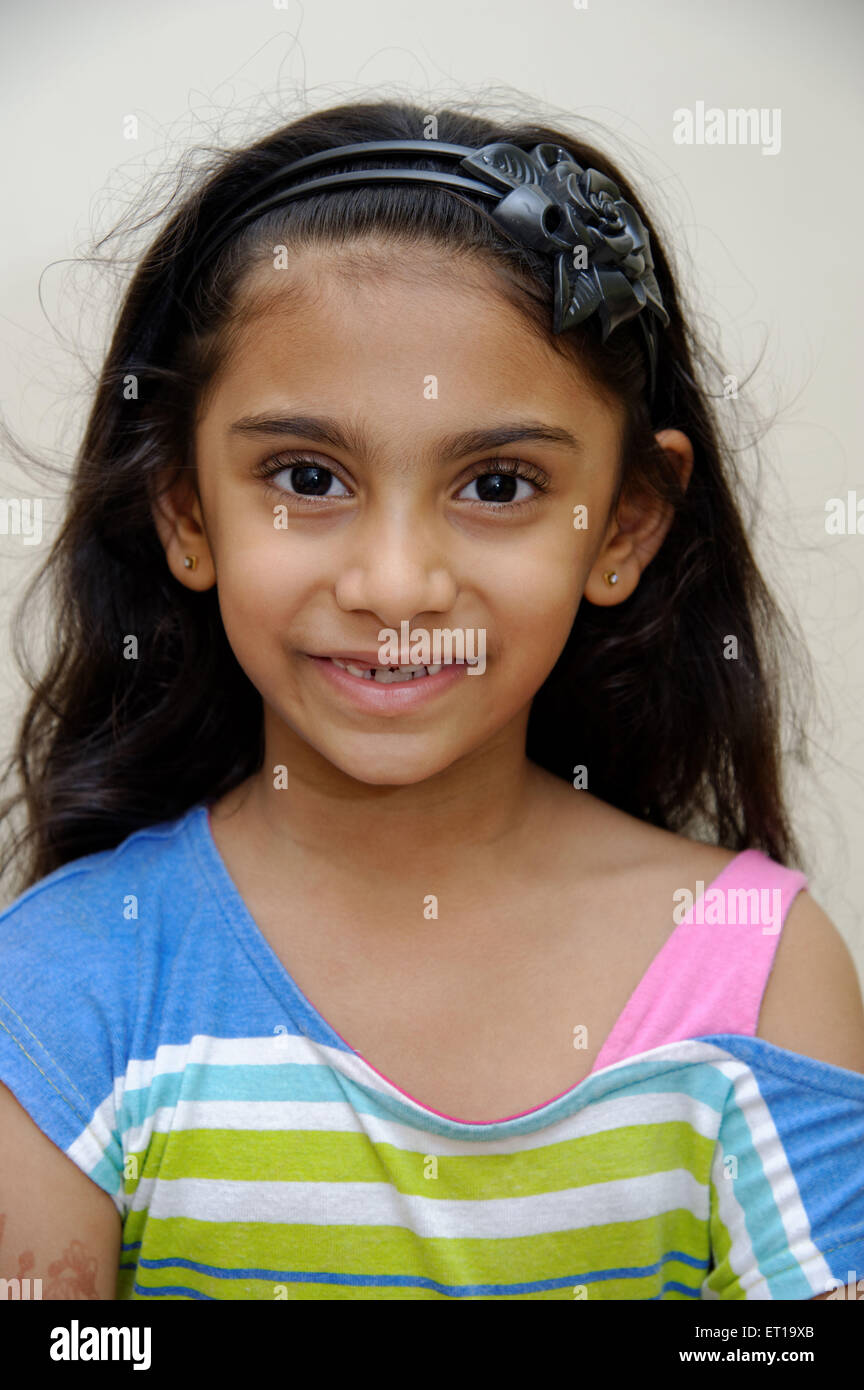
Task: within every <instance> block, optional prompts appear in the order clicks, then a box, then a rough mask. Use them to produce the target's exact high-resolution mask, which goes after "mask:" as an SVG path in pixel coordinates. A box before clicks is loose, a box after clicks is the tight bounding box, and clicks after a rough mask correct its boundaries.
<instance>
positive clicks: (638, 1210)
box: [133, 1168, 708, 1239]
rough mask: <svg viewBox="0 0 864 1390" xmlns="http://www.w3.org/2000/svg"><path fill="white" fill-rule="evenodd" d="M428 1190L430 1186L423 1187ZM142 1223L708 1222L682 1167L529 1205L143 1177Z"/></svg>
mask: <svg viewBox="0 0 864 1390" xmlns="http://www.w3.org/2000/svg"><path fill="white" fill-rule="evenodd" d="M429 1181H430V1184H431V1183H434V1181H435V1179H434V1178H432V1179H430V1180H429ZM145 1207H149V1211H148V1219H150V1220H167V1219H169V1218H171V1217H186V1218H188V1219H190V1220H194V1221H212V1222H219V1223H222V1222H226V1221H232V1222H239V1223H244V1222H248V1221H249V1220H250V1214H254V1220H255V1221H256V1222H259V1221H267V1222H272V1223H274V1224H282V1225H307V1224H309V1225H314V1226H343V1225H344V1226H397V1227H402V1228H404V1229H405V1230H409V1231H414V1232H415V1233H416V1234H417V1235H419V1236H423V1237H441V1238H444V1239H484V1238H498V1239H500V1238H501V1237H503V1236H506V1237H508V1238H509V1237H511V1236H533V1235H545V1234H548V1233H551V1232H557V1231H568V1230H570V1231H575V1230H582V1229H584V1228H586V1227H590V1226H598V1225H605V1224H617V1223H620V1222H626V1221H644V1220H649V1219H650V1218H652V1217H656V1216H659V1215H661V1214H663V1213H666V1212H672V1211H674V1212H679V1211H682V1210H684V1211H689V1212H691V1213H692V1215H693V1216H694V1217H695V1219H696V1220H697V1221H706V1220H707V1216H708V1192H707V1190H706V1188H705V1187H704V1186H703V1185H702V1184H700V1183H698V1182H697V1181H696V1180H695V1178H693V1176H692V1175H691V1174H690V1173H689V1172H687V1171H686V1169H681V1168H677V1169H672V1170H670V1171H669V1172H666V1173H656V1174H651V1175H650V1176H648V1177H643V1178H628V1179H625V1180H623V1181H621V1182H599V1183H595V1184H592V1185H591V1186H589V1187H572V1188H566V1189H564V1190H561V1191H557V1192H549V1193H541V1194H538V1195H535V1196H531V1197H502V1198H495V1197H490V1198H486V1199H479V1200H478V1199H470V1198H467V1199H465V1200H463V1201H459V1200H454V1199H451V1198H440V1199H439V1198H435V1197H432V1196H430V1197H420V1196H416V1195H414V1194H411V1193H402V1192H397V1190H396V1189H395V1187H393V1186H392V1184H390V1183H388V1182H383V1181H382V1182H380V1183H370V1182H344V1183H340V1182H335V1183H331V1182H239V1181H235V1182H230V1181H219V1180H216V1179H213V1180H207V1179H202V1178H174V1179H172V1180H171V1181H166V1180H164V1179H163V1180H161V1181H160V1180H159V1179H158V1178H147V1179H142V1181H141V1182H140V1183H139V1185H138V1190H137V1192H136V1194H135V1199H134V1202H133V1209H134V1210H136V1211H139V1210H142V1209H143V1208H145Z"/></svg>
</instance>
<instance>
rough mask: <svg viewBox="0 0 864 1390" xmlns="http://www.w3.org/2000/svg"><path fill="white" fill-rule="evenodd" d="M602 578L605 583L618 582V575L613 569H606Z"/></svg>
mask: <svg viewBox="0 0 864 1390" xmlns="http://www.w3.org/2000/svg"><path fill="white" fill-rule="evenodd" d="M603 578H604V579H605V580H606V583H607V584H610V585H611V584H617V583H618V575H617V574H616V572H615V570H606V571H605V572H604V574H603Z"/></svg>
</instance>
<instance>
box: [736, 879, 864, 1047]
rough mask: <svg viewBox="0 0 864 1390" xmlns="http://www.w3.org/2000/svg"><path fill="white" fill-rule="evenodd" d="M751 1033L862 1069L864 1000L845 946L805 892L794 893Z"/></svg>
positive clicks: (835, 928)
mask: <svg viewBox="0 0 864 1390" xmlns="http://www.w3.org/2000/svg"><path fill="white" fill-rule="evenodd" d="M756 1036H757V1037H759V1038H764V1039H765V1041H766V1042H772V1043H774V1044H775V1045H776V1046H777V1047H785V1048H788V1050H789V1051H790V1052H799V1053H801V1054H802V1055H803V1056H805V1057H814V1058H815V1059H816V1060H817V1061H819V1062H829V1063H831V1064H832V1065H833V1066H835V1067H846V1068H848V1070H849V1071H857V1072H864V1000H862V996H861V986H860V983H859V981H858V972H857V970H856V968H855V962H854V960H853V959H852V955H851V953H850V951H849V947H848V946H847V945H846V942H845V941H844V940H843V937H842V936H841V935H840V932H839V931H838V930H837V927H836V926H835V925H834V923H833V922H832V921H831V918H830V917H829V916H828V915H827V914H826V913H825V912H824V911H823V910H822V908H821V907H820V906H819V904H818V903H817V902H815V901H814V899H813V898H812V897H811V896H810V894H809V893H808V892H806V891H803V890H802V891H801V892H800V893H797V894H796V895H795V898H794V899H793V902H792V906H791V907H790V908H789V911H788V913H787V914H786V921H785V922H784V924H783V930H782V932H781V933H780V939H779V941H778V943H777V951H776V953H775V956H774V964H773V967H772V970H771V974H770V975H769V977H768V984H767V986H766V988H765V993H764V995H763V997H762V1008H761V1011H760V1014H759V1026H758V1028H757V1030H756Z"/></svg>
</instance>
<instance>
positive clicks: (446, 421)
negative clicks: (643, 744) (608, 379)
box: [158, 242, 686, 785]
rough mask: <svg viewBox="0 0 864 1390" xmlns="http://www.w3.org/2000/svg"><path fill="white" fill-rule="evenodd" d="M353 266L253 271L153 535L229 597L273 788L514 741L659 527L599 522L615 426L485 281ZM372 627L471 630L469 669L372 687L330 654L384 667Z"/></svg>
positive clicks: (232, 635) (200, 581)
mask: <svg viewBox="0 0 864 1390" xmlns="http://www.w3.org/2000/svg"><path fill="white" fill-rule="evenodd" d="M351 249H352V248H340V249H337V250H332V249H331V250H323V249H314V250H313V249H308V250H304V251H303V252H302V253H300V254H295V255H293V256H292V258H291V264H290V269H288V270H284V269H283V270H268V271H267V272H263V273H262V272H261V271H256V272H255V276H254V277H252V278H250V280H249V281H248V283H247V285H246V287H245V293H244V303H245V305H246V306H247V308H248V307H250V306H252V310H251V313H250V314H249V315H248V316H246V317H245V318H244V320H243V324H242V328H241V330H240V333H239V336H238V337H237V339H236V341H235V343H234V345H233V347H232V349H231V352H230V355H229V358H228V360H227V361H226V363H225V365H224V367H223V368H222V370H221V372H220V373H219V375H218V377H217V378H216V380H215V381H214V382H213V383H212V384H211V388H210V390H209V392H208V394H207V397H206V399H205V401H204V402H203V403H202V411H201V413H200V415H199V419H198V424H197V432H196V459H197V468H198V493H199V497H200V502H199V500H198V498H196V497H195V496H194V493H192V492H191V491H190V490H189V489H188V488H186V487H184V486H182V485H181V486H179V487H177V488H175V489H174V490H173V491H172V493H171V497H170V500H169V502H168V506H167V510H166V511H165V513H164V514H163V517H162V519H161V520H160V521H159V523H158V524H159V528H160V533H161V535H162V539H163V543H164V544H165V547H166V553H167V556H168V560H169V564H170V565H171V568H172V571H173V572H174V574H175V575H176V576H177V578H179V579H180V580H181V581H182V582H183V583H185V584H187V585H188V586H189V587H191V588H194V589H207V588H209V587H211V586H212V585H213V584H214V583H216V584H217V586H218V598H219V605H220V611H221V615H222V620H223V622H224V625H225V631H226V634H227V637H228V640H229V642H230V644H231V647H232V649H233V651H234V653H235V655H236V657H237V660H238V662H239V663H240V665H241V667H242V668H243V670H244V671H245V673H246V675H247V676H248V677H249V679H250V680H251V681H252V683H253V684H254V685H255V687H256V688H257V690H258V691H259V692H260V694H261V696H262V699H263V702H264V714H265V737H266V751H265V764H264V771H265V774H266V775H267V777H268V779H269V777H271V776H272V775H273V774H272V769H273V767H275V766H276V765H278V764H281V763H285V764H287V765H288V766H290V765H291V760H292V749H295V750H296V748H297V740H298V739H299V740H301V741H302V743H303V744H304V745H306V746H307V748H308V749H311V750H315V751H316V752H317V754H319V755H320V756H321V757H322V758H324V759H326V760H327V762H328V763H329V764H331V765H332V767H333V768H336V769H340V770H341V771H342V773H344V774H345V775H347V776H348V777H351V778H354V779H358V780H360V781H361V782H366V783H372V784H394V785H407V784H410V783H414V782H419V781H422V780H424V779H426V778H429V777H432V776H434V775H435V774H436V773H439V772H442V771H443V770H444V769H446V768H448V767H450V766H451V765H452V764H454V763H455V762H456V761H457V760H459V759H479V758H480V757H482V756H483V754H484V753H488V752H490V751H492V750H493V749H498V750H499V751H500V749H501V747H502V743H505V744H507V745H508V747H509V746H512V747H516V748H518V749H519V750H524V736H525V728H526V725H527V720H528V714H529V710H530V703H531V699H532V697H533V696H534V694H535V693H536V691H537V690H538V688H539V687H540V686H541V685H542V683H543V681H544V680H545V678H546V676H547V675H548V674H549V672H550V671H551V669H552V667H553V666H554V664H555V661H556V659H557V657H558V655H559V653H560V652H561V650H562V648H563V646H564V643H565V641H566V639H567V636H568V633H569V632H570V629H571V627H572V625H573V620H574V618H575V616H576V612H577V609H578V607H579V604H580V602H581V600H582V598H583V595H585V596H587V597H588V598H589V599H590V600H591V601H593V602H599V603H609V602H617V601H619V599H620V598H621V597H626V595H627V594H628V593H630V592H632V589H633V588H634V587H635V584H636V582H637V581H638V577H639V572H640V570H641V568H643V567H644V565H645V564H647V563H648V560H650V558H651V556H652V555H653V554H654V553H655V551H656V550H657V548H658V547H659V544H660V542H661V541H662V537H663V534H665V530H666V529H667V527H668V521H669V520H670V519H671V518H668V519H666V521H665V524H660V525H659V526H658V519H657V515H656V513H655V514H653V515H649V516H643V515H642V514H641V513H638V512H636V511H633V510H632V509H631V510H630V511H629V512H628V515H629V516H630V524H629V526H628V528H627V529H626V530H621V529H619V526H620V525H621V512H620V510H619V519H618V522H617V523H616V522H615V520H614V519H613V520H612V521H611V522H610V521H609V518H608V512H609V508H610V503H611V499H612V496H613V493H614V488H615V483H616V479H617V472H618V446H619V437H620V430H621V415H620V412H617V411H613V410H611V409H610V408H609V407H608V406H607V405H605V404H603V403H602V402H601V400H600V399H599V397H598V396H597V395H596V394H595V393H594V392H592V390H591V389H590V388H589V386H588V384H587V382H586V381H585V380H584V379H582V377H581V375H580V374H579V372H578V371H577V369H576V368H575V367H574V366H572V365H570V364H568V363H567V362H565V361H564V360H563V359H562V358H561V357H559V356H558V355H557V354H556V353H555V352H554V351H553V350H551V349H550V348H548V347H547V346H545V345H544V344H543V343H542V342H540V341H539V340H538V339H537V338H536V337H534V336H533V335H532V334H531V333H530V332H529V330H528V329H527V327H526V325H525V321H524V319H523V318H522V317H521V315H520V314H519V313H518V311H517V310H516V309H515V308H513V307H511V306H510V305H509V304H508V303H507V302H506V301H505V300H504V299H503V298H502V297H501V295H500V292H496V285H497V281H496V278H495V274H494V271H490V270H489V269H488V268H486V267H484V266H483V265H480V264H478V263H476V262H468V261H466V260H464V259H461V260H458V259H456V258H445V257H444V256H442V254H441V253H440V252H438V253H435V252H434V251H429V250H424V251H423V252H422V253H420V252H418V251H417V250H416V249H415V250H412V251H411V252H410V255H409V256H407V257H406V258H404V259H403V258H401V257H399V256H397V255H396V254H395V253H394V249H393V247H392V246H391V247H388V248H387V249H386V251H384V252H383V255H382V258H381V259H380V260H377V261H376V260H373V259H371V258H372V257H374V255H375V247H374V245H372V244H370V243H369V242H366V243H364V245H363V247H362V250H363V252H364V259H363V261H362V262H361V261H360V260H359V259H357V258H352V257H351V256H350V254H349V253H350V251H351ZM299 417H302V419H301V418H299ZM503 431H507V432H509V439H506V440H505V439H504V438H503V437H502V438H501V439H500V440H499V442H498V443H497V444H496V442H495V438H494V437H495V435H496V434H499V435H500V434H501V433H502V432H503ZM676 433H677V432H674V431H669V432H667V434H668V435H669V436H670V437H671V436H672V435H674V434H676ZM553 436H554V437H553ZM680 440H683V441H684V446H686V440H684V436H680ZM661 442H664V441H663V440H662V439H661ZM672 443H673V448H674V446H675V445H676V444H679V445H680V441H675V440H673V441H672ZM685 452H686V449H685ZM265 467H266V468H267V469H270V470H275V471H272V476H270V477H269V478H262V477H261V476H259V474H260V472H261V470H262V469H263V468H265ZM501 467H503V469H504V470H505V473H504V476H500V475H499V476H493V477H491V478H490V477H488V475H490V474H491V475H495V474H496V468H501ZM508 470H515V473H511V472H510V471H508ZM484 475H487V476H486V478H485V482H484V481H483V476H484ZM497 497H500V499H501V500H497V501H496V500H494V499H495V498H497ZM164 505H165V504H164V503H163V506H164ZM576 508H579V509H581V508H584V509H585V511H584V512H581V511H577V512H574V509H576ZM586 518H587V524H586ZM186 554H193V555H197V557H198V564H197V567H196V569H195V570H194V571H191V570H189V569H187V568H186V567H185V566H184V559H183V557H184V555H186ZM606 569H615V570H617V571H618V574H619V582H618V584H617V586H616V587H615V589H610V588H609V587H608V586H607V585H606V584H605V583H604V581H603V571H604V570H606ZM404 623H407V624H408V625H409V627H408V628H406V629H402V628H401V627H400V625H401V624H404ZM382 629H395V632H396V633H397V635H398V634H400V633H401V632H403V631H405V632H409V633H410V640H411V641H412V642H413V641H415V640H416V638H417V637H418V636H420V635H423V634H426V635H428V638H429V640H430V642H431V641H432V639H433V638H434V634H435V631H436V629H437V630H442V629H450V630H451V631H453V632H454V633H456V634H458V633H460V632H461V633H463V634H464V637H465V643H466V648H465V649H466V651H467V654H468V655H469V656H479V657H480V660H479V662H478V663H477V671H476V673H473V674H470V675H469V674H467V672H468V669H469V668H468V666H466V665H460V666H459V667H458V669H457V668H456V667H454V666H453V665H450V666H448V665H446V664H445V666H444V670H443V672H442V675H441V677H437V676H423V677H419V678H417V679H416V680H415V681H413V682H411V683H410V684H409V685H391V684H387V685H379V684H378V683H377V682H375V683H374V684H373V683H371V682H369V681H361V680H360V678H359V677H354V676H352V675H351V674H350V673H347V672H343V671H340V670H339V669H338V668H334V666H333V663H332V661H329V660H322V659H320V658H326V657H328V656H329V655H330V654H337V655H338V654H339V653H348V654H351V653H356V654H357V655H358V656H362V655H363V654H365V655H366V656H367V658H370V659H368V660H367V661H366V664H367V665H378V664H383V663H379V662H378V660H377V656H378V654H379V653H380V652H381V640H380V639H379V634H380V633H381V631H382ZM457 643H458V636H457ZM472 643H473V645H471V644H472ZM454 655H457V656H458V655H460V652H459V648H458V645H457V646H456V647H455V652H454ZM421 659H422V658H421ZM385 660H386V658H385ZM397 660H399V661H401V660H403V658H402V656H399V657H397ZM432 660H433V662H434V661H435V656H434V654H433V656H432ZM438 660H439V662H440V661H441V657H440V656H439V658H438ZM444 660H445V662H446V660H447V658H446V655H445V656H444ZM451 660H452V658H451ZM352 664H355V663H353V662H352ZM356 664H361V665H362V664H363V663H362V661H360V662H358V663H356ZM454 676H455V678H454ZM425 682H429V684H428V686H426V685H425ZM213 696H214V698H215V699H218V698H219V692H218V691H215V692H213ZM421 697H422V698H421Z"/></svg>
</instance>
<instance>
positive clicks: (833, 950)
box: [756, 892, 864, 1300]
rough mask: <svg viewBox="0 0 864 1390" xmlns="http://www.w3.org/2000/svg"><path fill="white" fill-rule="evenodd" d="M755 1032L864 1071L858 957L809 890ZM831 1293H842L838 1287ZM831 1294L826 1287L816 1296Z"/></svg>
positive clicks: (780, 950)
mask: <svg viewBox="0 0 864 1390" xmlns="http://www.w3.org/2000/svg"><path fill="white" fill-rule="evenodd" d="M756 1036H757V1037H759V1038H764V1039H765V1041H766V1042H771V1043H774V1045H775V1046H776V1047H785V1048H787V1049H788V1050H789V1051H790V1052H799V1053H801V1054H803V1055H804V1056H806V1057H814V1058H816V1060H817V1061H821V1062H829V1063H831V1064H832V1065H833V1066H836V1067H846V1068H847V1069H848V1070H849V1071H857V1072H861V1073H864V1000H862V997H861V987H860V985H859V983H858V975H857V971H856V969H855V962H854V961H853V959H852V956H851V954H850V952H849V948H848V946H847V945H846V943H845V942H844V940H843V938H842V936H841V935H840V933H839V931H838V930H837V928H836V927H835V925H834V923H833V922H832V921H831V919H830V918H829V917H828V916H826V914H825V913H824V912H823V911H822V909H821V907H820V906H819V905H818V903H816V902H814V901H813V899H812V898H811V897H810V895H809V893H807V892H800V893H798V894H797V896H796V897H795V900H794V902H793V903H792V906H791V907H790V909H789V912H788V913H787V916H786V921H785V924H784V927H783V932H782V934H781V936H780V941H779V943H778V946H777V952H776V955H775V957H774V964H773V967H772V970H771V974H770V975H769V977H768V984H767V986H766V989H765V993H764V995H763V998H762V1007H761V1010H760V1013H759V1025H758V1028H757V1030H756ZM862 1170H864V1156H862ZM862 1180H864V1171H862ZM861 1273H862V1276H864V1271H862V1272H861ZM833 1294H834V1297H835V1298H838V1297H840V1290H839V1289H837V1290H834V1291H833ZM831 1296H832V1290H828V1291H827V1292H825V1293H818V1294H814V1296H813V1297H814V1300H815V1299H821V1298H830V1297H831ZM845 1296H846V1298H848V1299H856V1298H857V1297H858V1293H857V1290H856V1287H855V1285H854V1284H848V1285H847V1286H846V1291H845Z"/></svg>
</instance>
